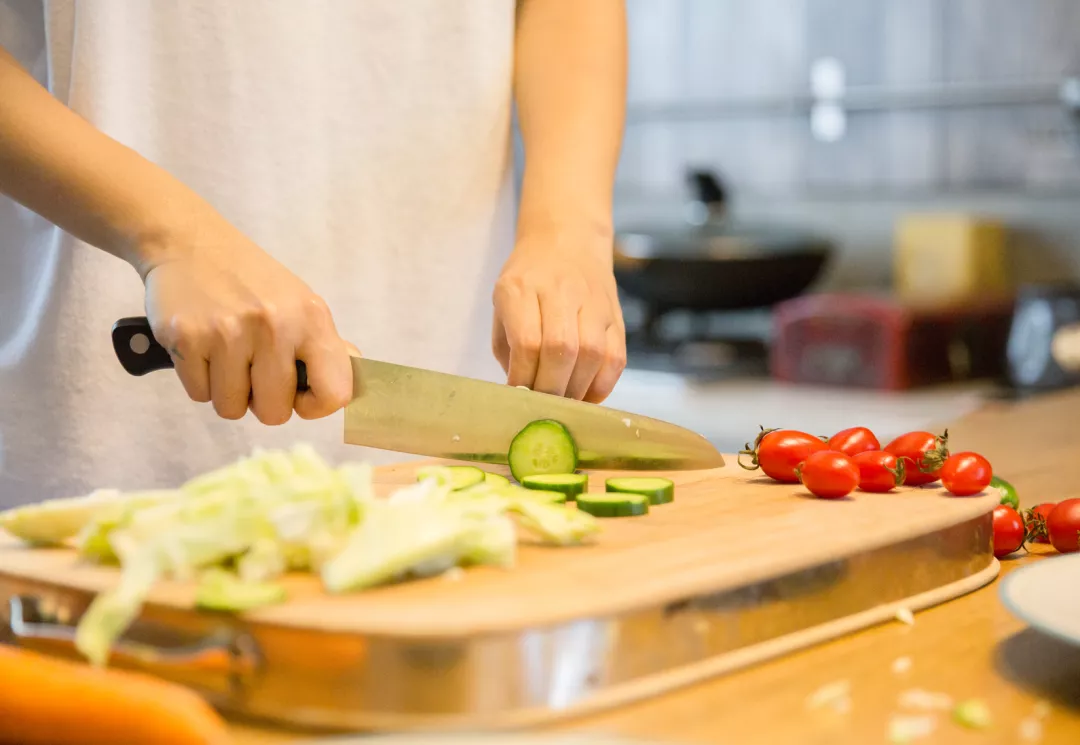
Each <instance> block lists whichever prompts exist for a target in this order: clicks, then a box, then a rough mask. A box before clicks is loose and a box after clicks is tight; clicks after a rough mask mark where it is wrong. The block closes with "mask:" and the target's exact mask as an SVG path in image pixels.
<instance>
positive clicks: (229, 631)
mask: <svg viewBox="0 0 1080 745" xmlns="http://www.w3.org/2000/svg"><path fill="white" fill-rule="evenodd" d="M991 520H992V518H991V515H990V514H986V515H983V516H980V517H978V518H976V519H973V520H969V521H966V522H964V523H961V524H959V525H955V526H952V527H949V528H946V529H943V530H939V531H937V532H935V533H931V534H928V535H924V536H921V537H918V538H915V539H912V540H908V541H905V542H903V543H899V544H895V545H891V546H887V547H883V548H879V549H875V550H870V551H866V552H863V553H858V554H855V555H851V556H848V557H846V558H844V559H842V560H838V561H834V562H831V563H828V564H823V565H820V566H815V567H812V568H810V569H807V570H804V571H799V572H796V573H793V574H787V575H784V576H778V577H774V578H772V579H769V580H767V581H763V582H758V583H754V584H748V585H746V586H744V587H739V588H736V589H734V590H726V591H724V592H720V593H717V594H712V595H700V596H695V597H687V598H684V599H682V600H680V601H678V602H674V603H668V604H666V605H663V606H657V607H650V608H641V609H638V610H636V611H634V612H630V613H625V614H622V615H618V616H612V617H603V618H583V619H581V620H579V621H576V622H573V623H565V624H561V625H558V626H551V627H541V628H531V629H527V630H523V631H521V632H519V633H512V634H499V635H489V636H470V637H460V638H445V639H437V640H425V641H415V640H406V639H401V638H394V637H390V636H369V637H362V636H359V635H349V634H341V633H328V632H317V631H305V630H298V629H295V628H285V627H275V626H272V625H266V624H256V623H250V622H247V621H245V619H244V618H242V617H231V616H219V615H212V614H205V613H195V612H190V611H180V610H176V609H171V608H167V607H160V606H154V605H148V606H147V607H146V608H145V610H144V612H143V614H142V615H141V617H140V619H139V621H138V622H137V623H136V624H135V626H134V627H133V628H132V629H131V631H130V632H129V634H128V635H127V636H125V638H124V639H123V640H122V642H121V644H120V645H119V646H118V648H117V650H116V652H115V653H114V656H113V660H112V664H114V665H117V666H122V667H126V668H135V669H142V670H147V671H150V672H152V673H154V674H156V675H159V676H161V677H163V678H166V679H170V680H174V681H177V682H180V683H183V684H186V685H188V686H191V687H192V688H195V689H196V690H198V691H200V692H201V693H203V694H204V695H205V696H206V697H207V698H208V699H210V700H211V701H212V702H213V703H214V704H216V705H217V706H219V707H220V708H221V709H223V710H224V711H226V712H232V713H235V714H239V715H243V716H246V717H251V718H255V719H258V720H265V721H268V722H272V723H282V724H288V725H298V726H302V727H311V728H316V729H327V730H337V731H357V730H372V729H374V730H406V729H407V730H431V729H438V730H443V731H446V730H490V729H493V728H506V727H519V726H526V725H533V724H539V723H542V722H546V721H550V720H553V719H557V718H561V717H566V716H569V715H572V714H575V713H579V712H583V711H587V710H591V709H596V708H600V707H608V706H613V705H619V704H622V703H625V702H628V701H630V700H633V699H636V698H641V697H644V696H648V695H650V694H651V693H653V692H655V691H656V690H657V689H658V687H662V688H665V689H666V688H669V687H671V685H672V683H673V682H674V683H675V684H678V685H683V684H687V683H691V682H694V681H696V680H699V679H701V678H703V677H707V676H709V675H715V674H716V673H717V671H722V670H724V669H728V668H730V667H732V666H733V665H726V666H725V665H723V664H720V663H721V662H722V661H723V660H724V659H725V658H726V657H732V656H735V657H738V658H739V659H740V660H744V661H743V662H739V663H735V665H734V666H737V665H739V664H748V663H750V662H753V661H754V657H755V655H754V654H751V652H752V651H753V650H754V649H755V648H764V647H765V646H767V647H769V648H770V650H773V651H770V652H768V653H767V654H766V656H769V655H773V654H777V653H782V652H783V651H786V649H787V647H785V644H784V643H783V640H785V639H788V638H794V635H798V636H800V637H810V638H812V639H811V640H812V641H818V640H821V639H824V638H827V636H828V635H835V633H841V631H843V630H844V629H843V628H842V627H844V626H845V623H844V621H843V619H849V618H851V617H853V616H857V615H859V614H862V615H863V616H864V619H863V620H861V621H859V623H856V624H854V626H852V627H851V628H858V627H859V626H865V625H868V624H869V623H873V622H874V619H875V618H876V619H877V620H882V619H884V618H888V617H889V616H890V615H891V611H890V610H889V609H890V608H893V607H895V606H896V605H898V604H904V603H906V602H908V601H909V600H910V599H912V598H916V599H917V598H919V597H920V596H924V597H926V596H927V595H928V594H933V592H934V591H936V590H939V589H940V588H943V587H947V586H950V585H963V586H964V588H965V589H972V588H973V587H974V586H978V585H979V584H984V583H985V582H987V581H989V580H990V579H992V578H993V576H994V575H995V574H996V567H997V564H996V561H995V560H994V558H993V554H992V550H991V543H992V522H991ZM954 594H958V593H954ZM91 599H92V598H91V596H90V594H89V593H86V592H81V591H76V590H72V589H70V588H61V587H55V586H50V585H47V584H44V583H39V582H33V581H26V580H12V579H7V578H3V577H0V613H2V614H5V618H4V620H6V626H7V629H6V632H7V633H8V635H9V641H12V642H14V643H16V644H18V645H21V646H24V647H27V648H31V649H36V650H41V651H45V652H48V653H52V654H56V655H62V656H73V655H74V651H73V646H72V640H73V632H74V626H73V623H74V622H75V621H76V620H77V619H78V617H79V615H80V614H81V613H82V612H83V611H84V610H85V608H86V607H87V605H88V604H89V602H90V600H91ZM920 602H921V601H917V602H914V603H913V605H919V604H920ZM926 602H932V601H926ZM924 604H925V603H924ZM875 609H876V610H877V611H884V613H883V614H882V613H878V615H877V616H875V615H874V614H873V613H870V614H869V616H867V614H868V612H871V611H875ZM866 617H869V618H870V620H865V618H866ZM0 628H3V627H0ZM821 629H825V630H826V631H824V632H822V633H824V634H825V635H824V636H822V634H815V633H814V630H821ZM829 629H840V630H839V631H836V632H833V631H831V630H829ZM847 630H850V629H847ZM808 632H810V633H808ZM818 637H820V638H818ZM661 680H663V681H664V683H665V685H664V686H658V682H659V681H661Z"/></svg>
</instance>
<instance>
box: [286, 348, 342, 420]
mask: <svg viewBox="0 0 1080 745" xmlns="http://www.w3.org/2000/svg"><path fill="white" fill-rule="evenodd" d="M296 358H297V359H299V360H303V362H304V364H305V365H307V379H308V390H306V391H303V392H299V393H296V397H295V400H294V402H293V407H294V408H295V409H296V413H297V414H299V415H300V416H301V417H302V418H304V419H320V418H322V417H325V416H330V415H331V414H333V413H335V412H336V411H338V410H340V409H341V408H342V407H344V406H345V404H347V403H349V401H350V400H351V399H352V390H353V374H352V362H351V360H350V357H349V350H348V348H347V346H346V345H345V344H344V343H343V342H340V341H339V342H337V343H335V342H333V341H332V340H313V341H311V342H309V343H307V344H305V345H303V346H301V347H300V348H299V349H298V350H297V351H296Z"/></svg>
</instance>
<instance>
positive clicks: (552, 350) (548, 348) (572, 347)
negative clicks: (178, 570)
mask: <svg viewBox="0 0 1080 745" xmlns="http://www.w3.org/2000/svg"><path fill="white" fill-rule="evenodd" d="M542 346H543V350H542V351H543V353H544V354H545V355H551V356H552V357H576V356H577V353H578V350H577V345H576V344H574V343H573V342H571V341H570V340H569V339H567V338H566V337H563V336H553V337H547V338H545V339H544V341H543V345H542Z"/></svg>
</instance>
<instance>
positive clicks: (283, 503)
mask: <svg viewBox="0 0 1080 745" xmlns="http://www.w3.org/2000/svg"><path fill="white" fill-rule="evenodd" d="M447 474H449V472H446V471H445V469H442V468H440V467H434V468H431V469H430V470H428V471H427V472H426V474H425V478H421V479H420V480H419V481H417V482H416V483H413V484H409V485H407V486H403V487H402V488H400V489H398V490H396V491H395V492H394V493H393V494H391V495H390V496H389V497H388V498H387V499H378V498H376V497H375V493H374V486H373V482H372V475H373V471H372V468H371V467H370V466H369V465H367V464H358V463H346V464H343V465H341V466H339V467H336V468H334V467H331V466H330V465H329V464H327V463H326V462H325V461H324V460H323V459H322V458H321V457H320V456H319V455H318V454H317V453H316V452H315V451H314V449H312V448H311V447H310V446H307V445H298V446H296V447H294V448H293V449H291V450H289V451H273V450H256V451H254V452H253V453H252V454H251V455H250V456H248V457H245V458H241V459H240V460H238V461H237V462H235V463H232V464H230V465H227V466H224V467H222V468H218V469H215V470H213V471H211V472H209V473H206V474H203V475H201V476H198V477H196V478H193V479H191V480H190V481H188V482H187V483H185V484H183V485H182V486H181V487H180V488H178V489H172V490H158V491H144V492H132V493H127V494H124V493H121V492H118V491H115V490H102V491H97V492H94V493H92V494H90V495H88V496H85V497H77V498H73V499H62V500H54V501H51V502H45V503H42V504H37V505H31V506H29V507H23V508H19V509H16V510H9V511H7V512H0V527H2V528H4V529H6V530H7V531H8V532H10V533H11V534H13V535H15V536H16V537H19V538H21V539H23V540H25V541H27V542H30V543H35V544H47V545H63V544H65V543H72V544H74V546H75V547H76V548H77V549H78V551H79V554H80V556H82V557H83V558H84V559H88V560H91V561H95V562H99V563H119V564H120V567H121V574H120V581H119V583H118V584H117V586H116V587H115V588H113V589H112V590H109V591H107V592H103V593H101V594H99V595H98V596H97V597H96V598H95V599H94V601H93V603H91V605H90V607H89V608H88V609H87V611H86V613H85V614H84V615H83V617H82V618H81V620H80V622H79V626H78V629H77V631H76V647H77V648H78V650H79V651H80V652H81V653H82V654H83V655H84V656H85V657H87V659H89V660H90V661H91V662H92V663H93V664H95V665H102V664H104V663H105V662H106V660H107V659H108V656H109V650H110V649H111V647H112V645H113V644H114V643H115V642H116V640H117V639H118V638H119V637H120V636H121V635H122V634H123V633H124V632H125V630H126V629H127V628H128V627H129V626H130V625H131V623H132V622H133V621H134V620H135V619H136V618H137V617H138V615H139V612H140V610H141V608H142V605H143V602H144V601H145V599H146V597H147V595H148V593H149V592H150V590H151V589H152V587H153V586H154V584H155V583H157V582H158V581H161V580H165V579H173V580H195V579H197V580H198V585H197V589H196V597H197V605H198V606H199V607H202V608H207V609H213V610H219V611H228V612H242V611H245V610H250V609H252V608H257V607H261V606H264V605H267V604H272V603H278V602H282V601H283V600H284V599H285V590H284V588H283V587H282V586H280V585H278V584H276V583H275V582H274V580H276V579H277V578H279V577H281V576H282V575H283V574H285V573H286V572H289V571H307V572H314V573H316V574H318V575H319V576H320V577H321V579H322V583H323V585H324V587H325V588H326V590H328V591H329V592H334V593H341V592H346V591H353V590H361V589H364V588H369V587H373V586H375V585H379V584H383V583H386V582H393V581H397V580H401V579H405V578H409V577H423V576H430V575H434V574H440V573H444V572H448V571H455V572H461V569H460V567H461V566H469V565H478V564H484V565H492V566H499V567H512V566H513V565H514V563H515V561H516V556H517V529H516V526H515V524H514V521H513V520H512V519H511V515H514V516H517V517H518V518H519V521H520V522H521V524H522V525H523V526H524V527H526V528H528V529H530V530H531V531H533V532H535V533H537V534H539V535H540V536H541V537H543V538H544V539H546V540H547V541H549V542H552V543H556V544H570V543H578V542H581V541H584V540H586V539H587V538H589V537H590V536H591V535H592V534H594V533H595V532H596V531H597V530H598V524H597V521H596V520H595V518H593V517H592V516H591V515H588V514H585V513H583V512H579V511H577V510H576V509H575V508H574V507H573V506H564V505H559V504H551V503H547V502H544V501H542V500H539V499H536V498H535V497H534V496H532V495H531V493H530V492H529V491H528V490H526V489H520V488H516V487H506V486H503V487H493V486H491V485H489V484H487V483H481V484H478V485H476V486H473V487H471V488H468V489H465V490H462V491H459V492H454V491H452V490H451V488H450V479H449V478H448V477H446V476H447Z"/></svg>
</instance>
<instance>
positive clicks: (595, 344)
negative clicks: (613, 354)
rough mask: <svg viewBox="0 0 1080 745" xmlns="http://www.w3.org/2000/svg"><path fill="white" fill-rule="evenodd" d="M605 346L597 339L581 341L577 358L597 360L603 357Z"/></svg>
mask: <svg viewBox="0 0 1080 745" xmlns="http://www.w3.org/2000/svg"><path fill="white" fill-rule="evenodd" d="M606 351H607V350H606V348H605V345H604V343H603V342H601V341H598V340H595V339H594V340H590V341H587V342H584V343H582V345H581V346H580V348H579V349H578V359H583V360H588V361H590V362H598V361H600V360H603V359H604V355H605V352H606Z"/></svg>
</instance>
